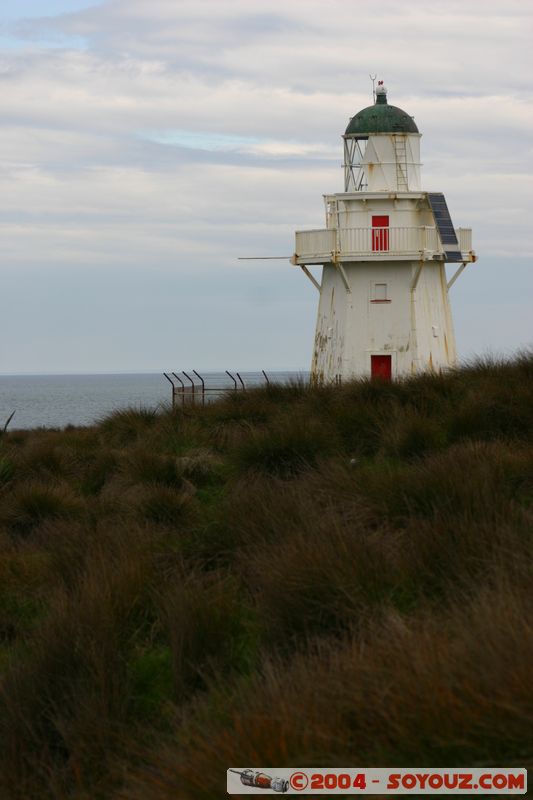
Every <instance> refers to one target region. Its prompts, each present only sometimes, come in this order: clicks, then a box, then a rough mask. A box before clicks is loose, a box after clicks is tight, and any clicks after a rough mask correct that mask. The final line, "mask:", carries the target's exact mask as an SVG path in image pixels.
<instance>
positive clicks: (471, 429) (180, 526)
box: [0, 355, 533, 800]
mask: <svg viewBox="0 0 533 800" xmlns="http://www.w3.org/2000/svg"><path fill="white" fill-rule="evenodd" d="M532 365H533V360H532V359H531V357H530V356H527V355H524V356H521V357H519V358H518V359H516V361H515V362H514V363H511V364H508V363H494V362H486V363H476V364H473V365H471V366H470V367H469V368H468V369H466V370H458V371H457V372H454V373H451V374H449V375H445V376H436V375H427V376H422V377H420V378H418V379H416V380H411V381H405V382H401V383H395V384H390V385H386V384H381V383H379V384H378V383H372V382H367V381H362V382H359V383H353V384H350V385H347V386H343V387H340V388H339V387H337V388H333V387H331V388H327V387H322V388H315V389H307V388H306V387H305V386H303V385H295V386H270V387H266V388H265V389H263V390H260V391H257V392H249V393H246V394H242V395H235V396H229V397H226V398H224V399H223V400H222V401H221V402H220V403H218V404H215V405H213V406H212V407H207V408H196V409H195V408H187V409H184V410H182V409H176V410H175V411H170V410H167V411H165V412H162V413H159V414H157V413H155V412H152V411H150V410H143V409H140V410H139V409H127V410H125V411H121V412H117V413H115V414H113V415H111V417H109V418H108V419H107V420H104V421H102V422H101V423H100V424H99V425H96V426H94V427H92V428H87V429H74V428H69V429H67V430H65V431H42V430H40V431H33V432H32V431H30V432H25V433H20V432H17V431H12V432H8V433H7V434H5V435H3V436H2V437H1V440H0V743H1V744H0V797H1V798H2V800H4V798H5V800H34V798H35V800H67V798H72V800H88V798H91V800H108V798H117V800H118V798H119V797H120V798H128V800H140V798H142V799H143V800H166V799H167V798H171V797H172V798H175V797H179V798H182V800H211V798H212V799H213V800H218V799H219V798H220V797H222V796H223V795H224V793H225V772H226V769H227V767H228V766H231V765H235V764H239V763H240V764H242V763H246V764H249V765H250V766H263V767H267V766H269V765H271V766H284V765H288V766H291V765H298V764H300V765H301V764H304V763H306V764H317V765H327V764H331V765H339V764H341V763H345V764H346V763H359V764H362V765H365V764H366V765H369V766H383V765H394V764H397V765H409V764H421V763H423V764H426V765H439V766H442V765H443V764H444V765H450V766H453V765H472V764H487V765H492V764H494V763H499V764H515V765H526V766H527V765H528V764H530V765H531V762H532V760H533V753H532V751H531V745H530V742H531V736H530V733H531V724H532V715H533V709H532V707H533V692H532V688H531V681H530V669H531V663H533V631H532V627H531V619H533V616H532V610H533V609H532V600H531V598H532V594H531V590H530V586H531V580H532V577H533V575H532V573H533V558H532V538H531V530H532V529H533V524H532V523H533V455H532V453H533V451H532V447H531V444H532V440H533V414H532V408H533V366H532Z"/></svg>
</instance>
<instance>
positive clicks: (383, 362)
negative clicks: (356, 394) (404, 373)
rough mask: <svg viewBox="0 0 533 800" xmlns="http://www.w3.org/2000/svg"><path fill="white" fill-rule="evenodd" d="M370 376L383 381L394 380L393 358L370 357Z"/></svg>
mask: <svg viewBox="0 0 533 800" xmlns="http://www.w3.org/2000/svg"><path fill="white" fill-rule="evenodd" d="M370 375H371V377H372V378H380V379H381V380H382V381H390V380H392V356H370Z"/></svg>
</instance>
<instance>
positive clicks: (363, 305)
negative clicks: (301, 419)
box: [293, 133, 476, 381]
mask: <svg viewBox="0 0 533 800" xmlns="http://www.w3.org/2000/svg"><path fill="white" fill-rule="evenodd" d="M350 159H351V161H350ZM347 160H348V162H349V163H348V165H347V164H346V161H347ZM420 187H421V184H420V134H418V133H417V134H414V133H413V134H410V133H404V134H380V133H378V134H375V135H370V136H369V137H368V140H366V141H363V142H361V141H358V142H354V140H350V141H347V140H346V138H345V188H346V189H347V191H345V192H342V193H338V194H333V195H325V196H324V202H325V211H326V228H323V229H318V230H312V231H297V233H296V247H295V255H294V257H293V263H295V264H298V265H300V266H305V265H308V264H322V265H323V271H322V280H321V282H320V285H317V288H319V291H320V299H319V304H318V316H317V324H316V334H315V344H314V350H313V359H312V366H311V370H312V376H313V378H314V379H315V380H317V381H333V380H339V379H349V378H351V377H366V376H370V357H371V356H372V355H383V354H388V355H391V357H392V374H393V377H399V376H402V375H411V374H415V373H417V372H420V371H424V370H440V369H446V368H449V367H451V366H453V365H454V364H455V363H456V346H455V336H454V332H453V323H452V315H451V309H450V302H449V298H448V285H447V278H446V272H445V252H444V248H443V246H442V243H441V241H440V237H439V234H438V229H437V227H436V224H435V219H434V216H433V212H432V210H431V206H430V204H429V202H428V198H427V192H424V191H422V190H421V188H420ZM385 215H387V216H388V217H389V227H388V228H387V229H386V234H384V235H386V236H387V242H388V247H387V249H386V250H383V251H382V250H376V240H375V236H376V233H375V230H376V229H375V228H374V229H373V227H372V217H373V216H385ZM456 234H457V238H458V241H459V248H460V251H461V256H462V260H463V262H464V263H465V264H466V263H467V262H470V261H475V260H476V257H475V254H474V252H473V251H472V231H471V230H470V229H469V228H459V229H458V230H457V231H456Z"/></svg>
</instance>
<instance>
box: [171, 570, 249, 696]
mask: <svg viewBox="0 0 533 800" xmlns="http://www.w3.org/2000/svg"><path fill="white" fill-rule="evenodd" d="M159 604H160V607H161V611H162V618H163V625H164V627H165V629H166V631H167V634H168V637H169V641H170V648H171V652H172V674H173V682H174V697H175V698H176V699H177V700H183V699H185V697H186V696H187V693H188V692H191V691H194V690H197V689H205V688H206V687H207V686H208V684H209V682H210V680H211V679H213V677H214V676H217V678H218V677H220V676H221V675H222V674H227V673H228V672H231V671H234V670H237V671H239V672H248V671H249V670H250V668H251V666H252V663H253V660H254V658H255V652H254V648H255V644H254V642H255V636H254V626H253V622H252V616H251V613H250V610H249V607H247V606H246V604H245V603H244V602H243V600H242V599H241V597H240V592H239V587H238V584H237V582H236V581H235V579H234V578H233V577H232V576H230V575H229V574H227V573H226V574H225V573H221V572H209V573H202V572H197V571H191V572H189V574H187V575H186V576H183V577H182V579H181V580H180V581H179V583H178V584H177V585H175V586H174V587H173V588H172V589H171V590H170V591H166V592H165V593H164V594H162V595H160V597H159Z"/></svg>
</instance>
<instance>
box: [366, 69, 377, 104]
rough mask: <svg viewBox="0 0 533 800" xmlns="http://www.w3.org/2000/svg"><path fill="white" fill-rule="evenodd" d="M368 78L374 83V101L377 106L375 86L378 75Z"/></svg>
mask: <svg viewBox="0 0 533 800" xmlns="http://www.w3.org/2000/svg"><path fill="white" fill-rule="evenodd" d="M368 77H369V78H370V80H371V81H372V100H373V101H374V105H375V104H376V86H375V84H376V78H377V77H378V76H377V75H369V76H368Z"/></svg>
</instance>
